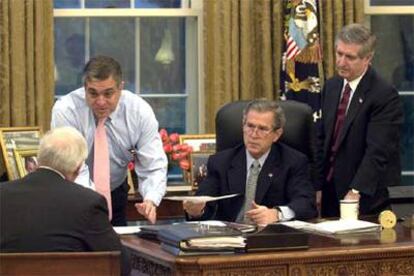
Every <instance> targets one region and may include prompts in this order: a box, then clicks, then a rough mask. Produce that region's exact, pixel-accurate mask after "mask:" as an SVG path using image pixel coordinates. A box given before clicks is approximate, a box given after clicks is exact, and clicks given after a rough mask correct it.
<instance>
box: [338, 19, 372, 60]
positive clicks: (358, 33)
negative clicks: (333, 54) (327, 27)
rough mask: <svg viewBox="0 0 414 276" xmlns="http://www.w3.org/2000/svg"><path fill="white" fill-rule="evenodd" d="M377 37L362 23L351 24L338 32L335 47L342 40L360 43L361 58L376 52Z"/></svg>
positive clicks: (359, 54)
mask: <svg viewBox="0 0 414 276" xmlns="http://www.w3.org/2000/svg"><path fill="white" fill-rule="evenodd" d="M376 40H377V39H376V37H375V35H374V34H372V33H371V31H370V30H369V29H368V28H367V27H365V26H363V25H361V24H350V25H347V26H345V27H343V28H342V30H341V31H340V32H339V33H338V34H337V36H336V39H335V47H336V46H337V44H338V41H342V42H344V43H346V44H350V43H352V44H358V45H361V46H362V47H361V49H360V51H359V53H358V56H359V57H360V58H363V57H366V56H368V55H370V54H374V52H375V43H376Z"/></svg>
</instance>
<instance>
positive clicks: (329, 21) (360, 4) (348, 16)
mask: <svg viewBox="0 0 414 276" xmlns="http://www.w3.org/2000/svg"><path fill="white" fill-rule="evenodd" d="M318 2H319V22H320V23H319V26H320V36H321V42H322V55H323V72H324V75H325V78H326V79H329V78H331V77H332V76H333V75H334V74H335V36H336V34H337V33H338V32H339V31H340V30H341V29H342V27H343V26H345V25H348V24H351V23H361V24H362V23H364V18H365V17H364V1H361V0H341V1H318Z"/></svg>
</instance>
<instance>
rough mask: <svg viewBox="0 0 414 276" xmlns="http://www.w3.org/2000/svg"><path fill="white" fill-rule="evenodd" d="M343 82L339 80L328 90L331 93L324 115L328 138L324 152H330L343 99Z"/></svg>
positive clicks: (327, 96)
mask: <svg viewBox="0 0 414 276" xmlns="http://www.w3.org/2000/svg"><path fill="white" fill-rule="evenodd" d="M342 86H343V80H342V79H337V80H336V81H335V82H334V83H333V84H332V88H329V89H327V91H329V92H328V93H327V94H326V95H325V97H326V106H325V114H323V116H324V117H325V118H324V124H325V130H326V138H327V139H325V144H324V152H329V150H330V149H329V145H330V144H331V138H332V134H333V131H334V128H335V120H336V111H337V109H338V104H339V100H340V98H341V92H342Z"/></svg>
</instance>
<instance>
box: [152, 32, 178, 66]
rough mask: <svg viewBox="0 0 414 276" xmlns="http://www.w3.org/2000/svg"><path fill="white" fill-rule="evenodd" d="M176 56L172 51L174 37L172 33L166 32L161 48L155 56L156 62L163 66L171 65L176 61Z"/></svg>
mask: <svg viewBox="0 0 414 276" xmlns="http://www.w3.org/2000/svg"><path fill="white" fill-rule="evenodd" d="M174 59H175V56H174V53H173V51H172V36H171V31H170V30H168V29H166V30H164V37H163V38H162V42H161V47H160V49H159V50H158V52H157V54H156V55H155V60H156V61H157V62H159V63H161V64H170V63H171V62H172V61H174Z"/></svg>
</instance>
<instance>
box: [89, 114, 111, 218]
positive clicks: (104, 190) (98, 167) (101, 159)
mask: <svg viewBox="0 0 414 276" xmlns="http://www.w3.org/2000/svg"><path fill="white" fill-rule="evenodd" d="M105 121H106V118H103V119H100V120H99V121H98V126H97V127H96V130H95V145H94V164H93V180H94V182H95V189H96V191H97V192H98V193H100V194H101V195H103V196H104V197H105V198H106V202H107V203H108V210H109V220H111V219H112V204H111V188H110V185H109V172H110V168H109V149H108V140H107V138H106V131H105Z"/></svg>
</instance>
